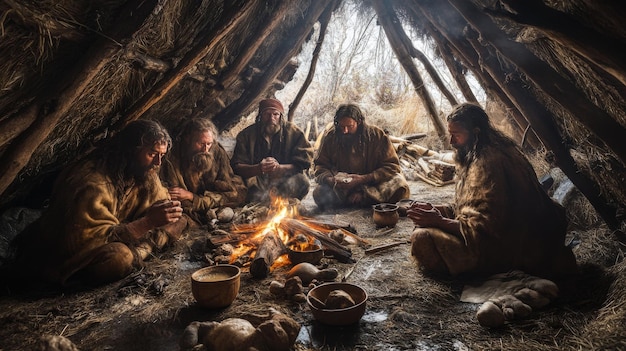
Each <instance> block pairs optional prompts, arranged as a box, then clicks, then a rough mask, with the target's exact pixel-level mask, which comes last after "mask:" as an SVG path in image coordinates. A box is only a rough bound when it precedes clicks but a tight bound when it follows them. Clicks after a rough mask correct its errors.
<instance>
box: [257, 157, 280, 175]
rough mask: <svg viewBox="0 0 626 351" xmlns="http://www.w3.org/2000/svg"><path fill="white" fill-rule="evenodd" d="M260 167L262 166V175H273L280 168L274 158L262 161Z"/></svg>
mask: <svg viewBox="0 0 626 351" xmlns="http://www.w3.org/2000/svg"><path fill="white" fill-rule="evenodd" d="M259 165H261V173H263V174H266V173H272V172H274V171H276V170H277V169H278V168H279V167H280V164H279V163H278V161H277V160H276V159H275V158H273V157H266V158H264V159H262V160H261V162H260V163H259Z"/></svg>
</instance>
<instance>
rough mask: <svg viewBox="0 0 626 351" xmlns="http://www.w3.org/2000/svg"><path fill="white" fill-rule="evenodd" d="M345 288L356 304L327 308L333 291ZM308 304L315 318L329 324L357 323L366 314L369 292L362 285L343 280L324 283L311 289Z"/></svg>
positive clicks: (307, 298)
mask: <svg viewBox="0 0 626 351" xmlns="http://www.w3.org/2000/svg"><path fill="white" fill-rule="evenodd" d="M334 290H343V291H345V292H346V293H348V294H349V295H350V297H352V299H353V300H354V302H355V305H354V306H352V307H348V308H341V309H327V308H325V306H324V303H325V301H326V298H327V297H328V295H329V294H330V292H331V291H334ZM306 301H307V304H308V305H309V309H310V310H311V313H312V314H313V317H314V318H315V320H317V321H318V322H320V323H324V324H328V325H350V324H354V323H357V322H358V321H359V320H361V317H363V314H365V307H366V302H367V292H366V291H365V289H363V288H362V287H360V286H358V285H355V284H350V283H341V282H331V283H324V284H321V285H318V286H316V287H314V288H313V289H311V290H309V293H308V294H307V296H306Z"/></svg>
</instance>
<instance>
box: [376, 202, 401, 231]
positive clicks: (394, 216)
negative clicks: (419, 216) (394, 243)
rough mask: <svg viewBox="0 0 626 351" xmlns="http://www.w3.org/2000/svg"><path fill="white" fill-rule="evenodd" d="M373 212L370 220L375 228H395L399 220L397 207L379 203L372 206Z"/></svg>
mask: <svg viewBox="0 0 626 351" xmlns="http://www.w3.org/2000/svg"><path fill="white" fill-rule="evenodd" d="M372 208H373V209H374V212H373V214H372V219H373V220H374V223H375V224H376V226H377V227H395V225H396V223H398V219H400V215H399V214H398V205H396V204H390V203H380V204H376V205H374V206H372Z"/></svg>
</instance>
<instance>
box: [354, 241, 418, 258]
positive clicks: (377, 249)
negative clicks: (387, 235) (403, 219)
mask: <svg viewBox="0 0 626 351" xmlns="http://www.w3.org/2000/svg"><path fill="white" fill-rule="evenodd" d="M408 243H410V241H408V240H405V241H397V242H395V243H389V244H384V245H380V246H375V247H372V248H370V249H367V250H365V254H366V255H371V254H375V253H377V252H380V251H384V250H387V249H389V248H392V247H396V246H399V245H402V244H408Z"/></svg>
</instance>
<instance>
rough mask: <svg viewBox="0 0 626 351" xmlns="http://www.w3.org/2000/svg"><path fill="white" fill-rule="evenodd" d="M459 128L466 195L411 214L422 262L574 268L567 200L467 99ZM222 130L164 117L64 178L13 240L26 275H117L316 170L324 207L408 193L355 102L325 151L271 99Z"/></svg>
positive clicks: (440, 267)
mask: <svg viewBox="0 0 626 351" xmlns="http://www.w3.org/2000/svg"><path fill="white" fill-rule="evenodd" d="M448 130H449V132H450V144H451V146H452V147H454V148H455V149H456V150H457V153H456V162H457V189H456V198H455V202H454V204H451V205H437V206H433V205H431V204H428V203H422V202H419V201H415V202H414V204H413V205H412V207H411V208H410V209H409V211H408V217H409V218H410V219H411V220H412V221H413V222H414V224H415V230H414V231H413V233H412V236H411V240H412V249H411V254H412V256H413V257H414V258H415V260H416V262H417V263H418V265H419V266H420V267H421V268H422V269H423V270H424V271H426V272H431V273H436V274H448V275H452V276H456V275H459V274H463V273H471V272H476V273H481V274H482V273H485V274H487V273H496V272H501V271H506V270H510V269H521V270H524V271H526V272H528V273H531V274H536V273H541V274H543V275H544V276H545V275H558V274H562V273H566V272H568V271H571V270H572V269H575V266H576V262H575V260H574V256H573V254H572V252H571V250H569V249H568V248H567V247H566V246H565V245H564V239H565V231H566V227H567V221H566V217H565V212H564V210H563V208H562V207H561V206H560V205H558V204H556V203H555V202H554V201H552V199H551V198H550V197H549V196H548V194H547V193H546V192H545V191H544V190H543V188H542V187H541V185H540V184H539V182H538V180H537V177H536V175H535V173H534V170H533V168H532V167H531V165H530V163H529V162H528V161H527V160H526V158H525V157H524V155H523V154H522V153H521V151H520V150H519V149H518V148H517V147H516V146H515V144H514V143H513V142H512V141H511V140H509V139H508V138H506V137H505V136H503V135H502V134H501V133H499V132H498V131H496V130H495V129H493V128H492V126H491V124H490V123H489V119H488V117H487V115H486V113H485V111H484V110H483V109H482V108H481V107H480V106H478V105H474V104H462V105H459V106H458V107H456V108H455V109H454V111H453V112H452V113H451V114H450V115H449V116H448ZM217 135H218V130H217V129H216V127H215V125H213V123H212V122H211V121H210V120H207V119H191V120H189V121H187V122H186V123H185V124H183V125H182V126H181V128H180V130H179V131H178V133H177V134H176V136H175V138H174V141H172V138H171V137H170V134H169V132H168V131H167V130H166V129H165V128H164V127H163V126H162V125H160V124H159V123H157V122H154V121H148V120H138V121H134V122H131V123H129V124H128V125H127V126H126V127H125V128H124V129H123V130H121V131H120V132H118V133H117V134H115V135H114V136H113V137H111V138H110V139H108V140H106V142H105V143H103V144H102V145H100V146H99V147H97V148H96V149H95V150H94V151H93V152H91V153H90V154H89V155H87V156H86V157H84V158H82V159H80V160H78V161H77V162H75V163H74V164H72V165H71V166H70V167H68V168H67V169H65V170H64V171H63V172H62V173H61V174H60V175H59V177H58V178H57V181H56V183H55V185H54V188H53V193H52V196H51V199H50V204H49V206H48V207H47V209H46V210H45V211H44V213H43V214H42V216H41V217H40V218H39V219H37V220H36V221H35V222H34V223H32V224H31V225H29V226H28V227H27V228H26V229H25V230H24V231H23V232H22V233H21V234H20V235H19V236H18V237H17V238H16V241H15V244H16V247H17V254H16V258H15V265H14V266H15V267H16V269H17V271H18V274H17V275H18V276H19V277H22V278H27V277H37V278H39V280H43V281H45V282H49V283H53V284H58V285H60V286H63V285H65V284H68V283H70V282H72V281H79V282H81V283H84V284H88V285H101V284H106V283H109V282H113V281H116V280H119V279H121V278H123V277H125V276H127V275H129V274H130V273H131V272H132V271H133V270H134V269H137V267H140V266H141V265H142V264H143V261H144V260H145V259H146V258H147V257H149V255H151V254H152V253H153V252H155V251H158V250H160V249H162V248H163V247H164V246H166V245H167V244H168V243H171V242H173V241H175V240H177V239H179V238H180V236H181V235H182V234H183V233H184V232H185V231H186V230H187V229H188V228H190V227H191V226H194V225H197V224H198V223H206V221H208V220H209V219H211V218H212V212H214V211H215V210H216V209H219V208H222V207H238V206H241V205H243V204H244V203H249V202H262V203H267V202H268V201H269V200H270V199H271V198H272V197H282V198H297V199H303V198H304V197H305V196H306V195H307V194H308V192H309V187H310V180H309V179H310V178H309V174H308V171H309V169H310V168H311V166H312V165H313V170H314V174H313V176H314V179H315V181H316V184H317V185H316V187H315V189H314V191H313V194H312V196H313V199H314V201H315V203H316V205H317V206H318V207H319V208H320V210H327V209H333V208H339V207H344V206H359V207H365V206H369V205H372V204H375V203H381V202H392V203H393V202H397V201H399V200H401V199H407V198H411V193H410V189H409V185H408V183H407V181H406V179H405V178H404V176H403V175H402V172H401V169H400V162H399V159H398V155H397V154H396V151H395V148H394V146H393V144H392V142H391V140H390V138H389V137H388V136H387V135H386V134H385V132H384V131H383V130H381V129H380V128H378V127H376V126H374V125H370V124H368V123H366V121H365V117H364V115H363V113H362V111H361V110H360V108H359V107H358V106H356V105H354V104H345V105H341V106H339V108H338V109H337V111H336V113H335V116H334V126H333V128H331V129H329V130H327V131H326V132H325V134H324V136H323V139H322V142H321V146H320V148H319V150H317V153H316V155H315V158H314V152H313V148H312V146H311V144H310V143H309V141H308V140H307V138H306V137H305V135H304V133H303V132H302V131H301V130H300V129H299V128H298V127H296V126H295V124H293V123H291V122H289V121H287V120H285V117H284V109H283V106H282V104H281V102H280V101H278V100H276V99H271V98H270V99H264V100H261V101H260V103H259V109H258V115H257V117H256V121H255V123H253V124H252V125H250V126H248V127H247V128H245V129H244V130H242V131H241V132H240V133H239V134H238V135H237V137H236V144H235V149H234V152H233V155H232V157H229V156H228V154H227V152H226V151H225V149H224V148H223V147H222V146H221V145H220V144H219V143H218V142H217ZM414 195H419V194H414Z"/></svg>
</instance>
